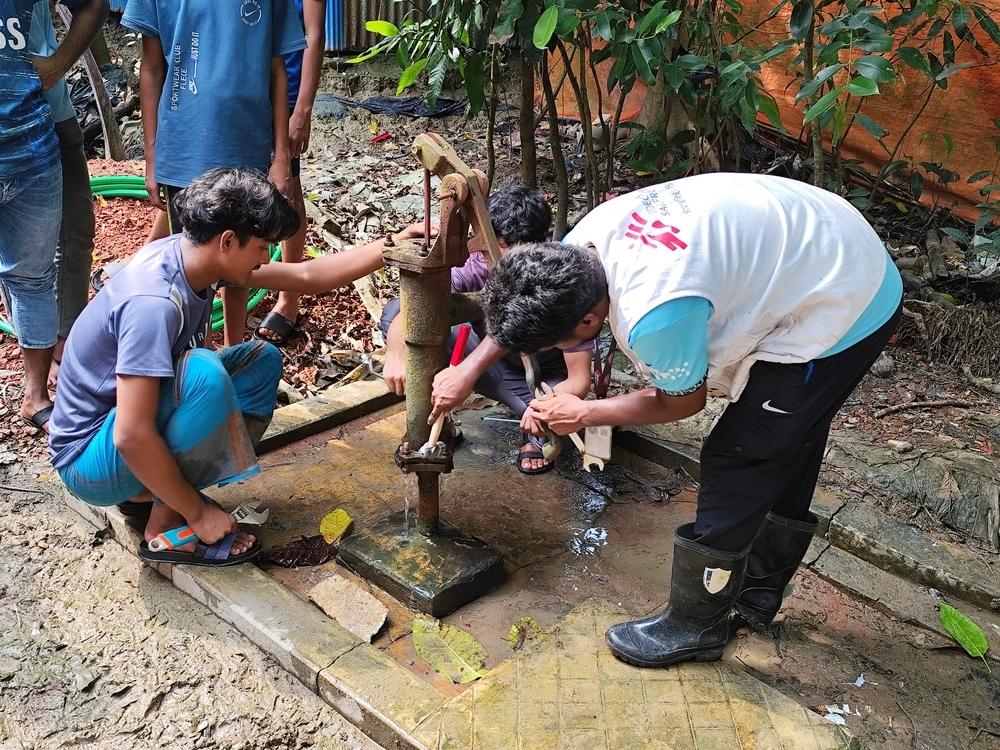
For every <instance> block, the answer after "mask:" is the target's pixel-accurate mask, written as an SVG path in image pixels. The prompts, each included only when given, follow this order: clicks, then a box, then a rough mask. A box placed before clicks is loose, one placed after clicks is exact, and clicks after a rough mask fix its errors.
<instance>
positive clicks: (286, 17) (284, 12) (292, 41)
mask: <svg viewBox="0 0 1000 750" xmlns="http://www.w3.org/2000/svg"><path fill="white" fill-rule="evenodd" d="M271 21H272V24H273V26H272V30H271V55H287V54H289V53H291V52H298V51H299V50H302V49H305V48H306V33H305V31H304V30H303V28H302V19H301V18H299V12H298V10H296V8H295V3H293V2H292V1H291V0H275V2H274V3H273V4H272V5H271Z"/></svg>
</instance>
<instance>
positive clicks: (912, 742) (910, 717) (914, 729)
mask: <svg viewBox="0 0 1000 750" xmlns="http://www.w3.org/2000/svg"><path fill="white" fill-rule="evenodd" d="M896 705H897V706H899V710H900V711H902V712H903V713H904V714H906V718H907V719H909V720H910V726H911V727H912V728H913V736H912V737H910V747H913V745H914V743H916V741H917V722H915V721H914V720H913V717H912V716H910V712H909V711H907V710H906V709H905V708H904V707H903V704H902V703H900V702H899V701H898V700H897V701H896Z"/></svg>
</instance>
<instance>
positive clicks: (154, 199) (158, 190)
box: [146, 159, 167, 211]
mask: <svg viewBox="0 0 1000 750" xmlns="http://www.w3.org/2000/svg"><path fill="white" fill-rule="evenodd" d="M146 192H147V193H149V202H150V204H151V205H153V206H155V207H156V208H158V209H160V210H161V211H166V210H167V201H166V200H165V198H164V195H163V186H162V185H161V184H160V183H158V182H157V181H156V175H155V174H154V173H153V161H152V160H151V159H150V160H148V161H147V162H146Z"/></svg>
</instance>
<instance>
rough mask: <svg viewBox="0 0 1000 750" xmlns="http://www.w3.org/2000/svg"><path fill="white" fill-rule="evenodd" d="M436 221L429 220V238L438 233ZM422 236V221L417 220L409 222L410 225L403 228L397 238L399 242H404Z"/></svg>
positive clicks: (420, 238) (421, 237) (418, 238)
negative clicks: (415, 222) (414, 222)
mask: <svg viewBox="0 0 1000 750" xmlns="http://www.w3.org/2000/svg"><path fill="white" fill-rule="evenodd" d="M439 228H440V227H439V226H438V223H437V222H436V221H432V222H431V239H432V240H433V239H434V238H435V237H437V235H438V230H439ZM423 238H424V223H423V222H419V223H417V224H410V226H408V227H406V228H405V229H403V230H402V231H401V232H400V233H399V235H397V239H399V241H400V242H405V241H406V240H422V239H423Z"/></svg>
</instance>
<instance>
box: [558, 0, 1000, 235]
mask: <svg viewBox="0 0 1000 750" xmlns="http://www.w3.org/2000/svg"><path fill="white" fill-rule="evenodd" d="M979 2H980V3H981V4H982V5H984V6H985V7H987V8H990V9H991V10H992V11H993V13H994V18H997V19H1000V0H979ZM769 7H770V3H769V2H764V1H763V0H744V8H745V10H746V12H747V13H749V14H750V18H751V19H763V18H764V17H765V16H766V14H767V11H768V8H769ZM789 13H790V10H787V9H786V10H785V11H784V12H783V14H781V15H779V16H777V17H776V18H774V19H772V20H771V21H770V22H768V23H767V24H765V25H764V26H763V27H762V28H761V30H760V31H759V32H757V33H758V40H759V41H760V42H761V43H762V44H763V43H768V42H770V43H774V42H777V41H780V40H781V39H783V38H786V37H787V35H788V15H789ZM753 22H755V21H754V20H752V21H751V23H753ZM977 38H979V40H980V42H981V43H982V44H983V46H984V47H985V48H986V49H987V51H989V52H991V54H992V55H993V58H992V61H994V62H996V61H997V60H998V59H1000V50H997V49H996V47H995V45H993V44H992V42H990V40H989V37H987V36H986V34H985V33H984V32H981V31H980V32H979V33H978V34H977ZM790 58H791V55H788V56H787V57H786V58H778V59H776V60H774V61H772V62H771V63H768V64H767V65H765V67H764V69H763V70H762V73H761V78H762V81H763V84H764V87H765V88H766V89H767V91H768V92H770V93H771V95H772V96H774V97H775V99H776V100H777V101H778V105H779V109H780V112H781V119H782V122H783V123H784V125H785V127H786V128H787V129H788V132H789V133H790V134H792V135H793V136H794V135H798V134H799V133H800V131H801V127H802V112H803V110H802V109H800V107H799V106H797V105H796V104H795V103H794V99H795V92H796V90H797V88H798V87H797V86H796V84H795V82H794V75H793V74H792V72H790V71H789V70H788V68H787V66H788V63H789V60H790ZM959 59H960V60H963V61H965V60H968V61H971V62H973V63H975V64H977V65H981V64H984V63H987V62H989V61H990V60H989V59H987V58H982V57H980V56H979V55H978V53H976V52H975V51H974V50H972V49H971V48H970V49H969V50H968V51H966V50H964V49H963V52H962V53H960V57H959ZM574 69H576V66H575V65H574ZM609 70H610V62H608V63H604V64H602V65H599V66H598V78H599V79H600V83H598V82H597V81H595V80H594V78H593V76H592V75H588V78H589V100H590V102H591V105H590V106H591V109H592V111H593V112H594V113H595V116H596V112H597V95H596V87H597V85H601V86H605V87H606V81H607V75H608V72H609ZM896 70H897V74H898V75H897V80H896V81H895V82H893V83H891V84H884V85H882V86H881V88H882V94H881V95H879V96H877V97H872V98H871V99H870V101H869V103H867V104H866V106H865V107H864V108H863V109H862V110H861V111H862V112H863V113H865V114H867V115H869V116H871V117H873V118H874V119H875V120H877V121H878V122H879V123H880V124H881V125H882V127H883V128H885V129H886V130H887V131H889V134H888V135H887V136H886V138H885V142H886V145H887V146H888V147H889V148H890V149H891V148H892V147H893V146H894V144H895V143H896V140H897V139H898V138H899V136H900V135H901V134H902V133H903V131H904V130H905V129H906V127H907V125H908V124H909V122H910V120H911V119H912V117H913V115H914V114H915V113H916V112H917V110H918V109H919V108H920V107H921V105H922V104H923V102H924V99H925V97H926V90H927V89H926V79H925V78H924V77H923V76H922V74H919V73H917V72H916V71H913V70H912V69H910V68H908V67H906V66H905V65H903V64H902V63H897V65H896ZM560 75H561V69H560V67H559V66H556V67H555V68H554V70H553V81H555V82H558V80H559V77H560ZM948 82H949V85H948V88H947V89H946V90H941V89H937V90H936V91H935V92H934V94H933V96H932V97H931V99H930V103H929V104H928V105H927V107H926V109H925V110H924V113H923V115H922V116H921V118H920V120H919V121H918V123H917V125H916V126H915V127H914V128H913V129H912V130H911V131H910V132H909V134H908V135H907V137H906V141H905V142H904V145H903V147H902V148H901V149H900V151H899V156H897V158H904V155H905V156H911V157H913V158H914V159H915V160H916V161H917V162H920V161H927V162H940V163H941V164H943V165H944V166H945V167H946V168H948V169H951V170H953V171H955V172H957V173H959V174H960V175H961V176H962V177H961V180H960V181H958V182H955V183H952V184H951V185H948V186H946V187H944V188H943V189H937V188H935V186H934V183H933V177H931V176H925V194H924V201H925V202H928V203H930V202H933V201H937V202H939V203H940V204H941V205H944V206H947V207H950V208H953V209H954V210H956V211H957V212H958V213H959V214H960V215H963V216H966V217H968V218H975V217H976V216H977V215H978V211H977V210H976V209H975V207H974V204H975V203H976V202H978V201H980V200H982V198H981V197H980V196H979V192H978V189H979V187H981V186H982V185H983V184H984V183H982V182H980V183H979V184H978V185H969V184H968V183H967V182H966V178H968V177H969V176H970V175H972V174H974V173H975V172H979V171H981V170H993V169H994V168H996V166H997V161H998V159H1000V153H997V150H996V145H995V141H996V139H997V138H998V137H1000V130H998V129H997V128H996V127H995V126H994V125H993V123H992V120H993V119H994V118H1000V65H997V66H992V67H975V66H974V67H970V68H967V69H965V70H963V71H961V72H959V73H958V74H956V75H954V76H952V77H951V78H949V79H948ZM645 92H646V88H645V86H643V85H642V84H641V82H639V83H637V84H636V87H635V90H633V91H632V92H631V93H630V94H629V98H628V99H627V100H626V106H625V109H624V111H625V113H626V114H632V115H634V114H635V113H637V112H638V110H639V108H640V107H641V105H642V100H643V98H644V96H645ZM617 93H618V92H617V90H616V91H615V92H614V94H612V95H608V93H607V91H606V90H603V89H602V98H603V102H602V105H603V106H602V108H603V110H604V111H605V112H606V113H609V116H610V113H612V112H614V108H615V105H616V103H617V99H618V97H617ZM540 97H541V93H540V91H539V101H540V100H541V98H540ZM559 105H560V111H561V112H562V113H564V114H566V115H569V116H576V115H577V114H578V113H577V104H576V99H575V97H574V95H573V91H572V89H571V88H570V85H569V83H568V82H567V83H565V84H564V86H563V89H562V91H561V92H560V96H559ZM626 119H627V118H626ZM945 133H948V134H949V135H950V136H951V138H952V141H953V144H954V148H953V150H952V151H951V153H950V154H949V153H948V152H947V147H946V144H945V140H944V138H943V137H942V136H943V134H945ZM844 155H845V156H846V157H848V158H855V159H859V160H860V161H862V162H863V163H864V165H865V166H866V167H867V168H868V170H869V171H871V172H875V171H876V170H877V169H879V168H880V167H882V166H883V165H884V164H885V163H886V161H887V158H888V157H887V154H886V152H885V150H883V149H882V148H881V147H880V146H879V144H878V142H877V141H876V140H875V139H874V138H873V137H872V136H871V135H870V134H869V133H868V132H867V131H865V130H864V128H862V127H861V126H860V125H858V124H855V126H854V127H853V128H852V129H851V131H850V133H849V134H848V138H847V141H846V142H845V145H844Z"/></svg>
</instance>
